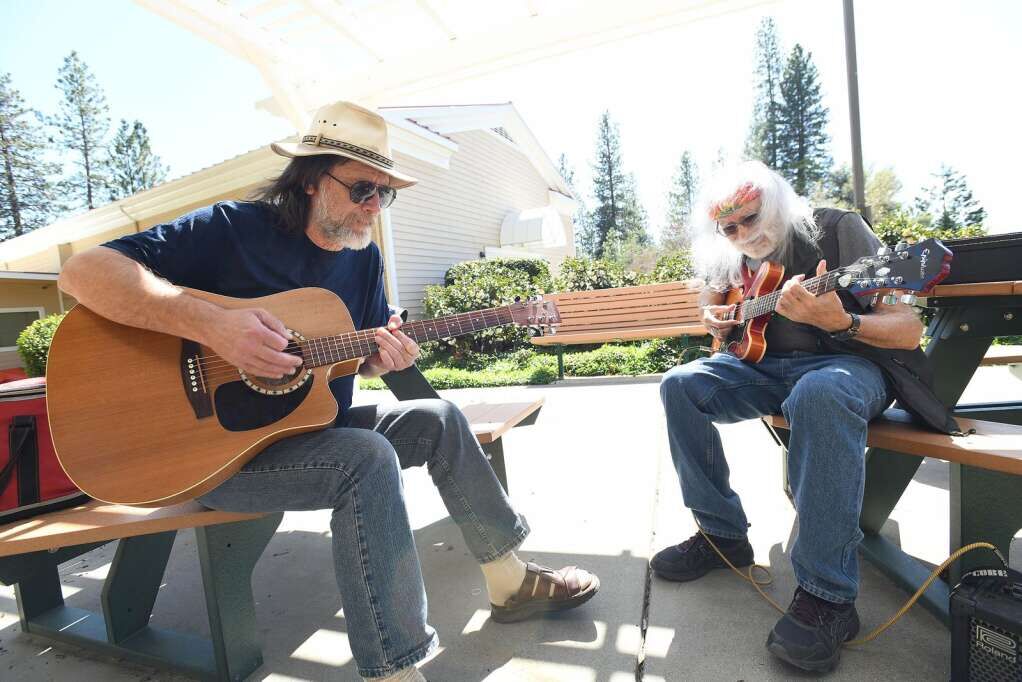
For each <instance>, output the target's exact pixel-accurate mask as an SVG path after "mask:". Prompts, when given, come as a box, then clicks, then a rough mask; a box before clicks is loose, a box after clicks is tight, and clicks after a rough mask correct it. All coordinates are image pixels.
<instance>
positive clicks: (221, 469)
mask: <svg viewBox="0 0 1022 682" xmlns="http://www.w3.org/2000/svg"><path fill="white" fill-rule="evenodd" d="M188 291H189V293H190V294H192V295H193V296H197V297H200V298H202V299H204V300H207V301H210V302H212V303H215V304H217V305H219V306H221V307H223V308H233V309H236V308H263V309H265V310H267V311H269V312H270V313H271V314H273V315H274V316H276V317H277V318H278V319H280V320H282V321H283V322H284V324H285V325H286V326H287V327H288V328H289V329H290V330H291V331H292V337H293V339H292V341H291V342H290V344H289V345H288V347H287V348H286V349H285V352H288V353H292V354H294V355H298V356H300V357H301V358H302V364H301V365H300V366H299V367H298V368H297V370H295V372H294V373H292V374H291V375H288V376H285V377H284V378H283V379H267V378H263V377H256V376H251V375H247V374H246V373H245V372H243V371H241V370H239V369H238V368H236V367H234V366H232V365H230V364H229V363H227V362H226V361H224V360H223V359H221V358H219V357H218V356H216V355H215V354H214V353H213V352H212V351H211V350H210V349H209V348H206V347H204V346H201V345H200V344H198V343H196V342H194V341H189V340H187V339H181V338H178V337H175V336H170V335H167V334H161V333H158V332H152V331H147V330H144V329H138V328H135V327H129V326H125V325H122V324H118V323H116V322H111V321H110V320H108V319H106V318H104V317H102V316H100V315H98V314H96V313H94V312H92V311H91V310H89V309H88V308H86V307H84V306H82V305H78V306H75V307H74V308H72V309H71V311H70V312H69V313H68V314H67V316H66V317H65V318H64V320H63V321H62V322H61V324H60V326H59V327H58V328H57V331H56V333H55V334H54V337H53V342H52V344H51V346H50V353H49V358H48V360H47V368H46V379H47V386H46V393H47V395H46V402H47V411H48V414H49V421H50V429H51V432H52V435H53V443H54V448H55V449H56V451H57V457H58V459H59V460H60V463H61V465H62V466H63V467H64V470H65V471H66V472H67V474H68V476H69V477H70V478H71V480H72V481H74V483H75V484H76V485H77V486H78V487H79V488H81V489H82V490H83V491H85V492H86V493H88V494H89V495H91V496H92V497H94V498H96V499H98V500H102V501H104V502H112V503H118V504H130V505H138V506H163V505H167V504H172V503H175V502H181V501H184V500H187V499H191V498H194V497H198V496H199V495H202V494H204V493H206V492H208V491H210V490H212V489H213V488H215V487H216V486H217V485H219V484H220V483H222V482H223V481H224V480H226V479H227V478H229V477H230V476H231V475H233V474H234V473H236V472H237V471H238V470H239V469H241V467H242V466H244V464H245V463H246V462H248V461H249V460H250V459H251V458H252V457H254V456H255V455H256V454H257V453H259V452H260V451H261V450H262V449H263V448H265V447H266V446H268V445H270V444H271V443H273V442H275V441H278V440H280V439H281V438H285V437H287V436H293V435H296V434H299V433H303V432H306V431H314V430H318V429H323V428H326V427H328V426H330V425H331V424H333V422H334V419H335V418H336V416H337V409H338V408H337V402H336V401H335V400H334V396H333V393H331V391H330V388H329V382H330V380H331V379H333V378H336V377H341V376H345V375H348V374H354V373H355V372H356V371H357V370H358V366H359V362H360V360H361V359H362V358H366V357H368V356H370V355H372V354H373V353H375V352H376V350H377V346H376V342H375V341H374V338H373V337H374V333H375V330H373V329H366V330H361V331H356V330H355V329H354V325H353V324H352V321H351V316H350V315H349V314H348V310H347V308H346V307H345V305H344V303H343V302H342V301H341V299H340V298H338V297H337V296H336V295H335V294H334V293H333V292H331V291H327V290H326V289H316V288H306V289H295V290H292V291H286V292H283V293H279V294H274V295H272V296H266V297H263V298H255V299H239V298H230V297H227V296H218V295H215V294H210V293H207V292H202V291H195V290H188ZM559 323H560V316H559V314H558V311H557V307H556V305H555V304H554V303H553V302H550V301H528V302H521V303H515V304H513V305H509V306H503V307H498V308H490V309H487V310H480V311H476V312H470V313H461V314H458V315H450V316H447V317H442V318H438V319H434V320H423V321H419V322H411V323H407V324H405V325H402V327H401V331H402V332H404V333H405V334H407V335H408V336H409V337H411V338H412V339H414V340H415V341H417V342H422V341H432V340H437V339H443V338H449V337H453V336H459V335H461V334H468V333H471V332H476V331H479V330H482V329H487V328H490V327H496V326H501V325H506V324H518V325H522V326H528V327H530V328H533V329H537V330H540V331H542V330H543V329H545V328H548V327H550V328H555V325H557V324H559Z"/></svg>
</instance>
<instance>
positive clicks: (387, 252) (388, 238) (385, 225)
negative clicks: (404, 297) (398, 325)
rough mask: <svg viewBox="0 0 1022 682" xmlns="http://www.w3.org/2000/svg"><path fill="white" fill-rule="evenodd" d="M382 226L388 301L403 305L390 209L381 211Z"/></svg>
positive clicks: (392, 303)
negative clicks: (398, 283)
mask: <svg viewBox="0 0 1022 682" xmlns="http://www.w3.org/2000/svg"><path fill="white" fill-rule="evenodd" d="M380 223H381V224H380V227H381V230H380V231H381V232H382V233H383V276H384V278H385V281H384V287H385V288H386V292H387V301H388V302H389V303H390V304H391V305H395V306H399V305H401V296H400V294H399V293H398V290H397V262H396V260H395V257H394V229H393V227H392V226H391V222H390V209H389V208H385V209H383V210H382V211H381V212H380Z"/></svg>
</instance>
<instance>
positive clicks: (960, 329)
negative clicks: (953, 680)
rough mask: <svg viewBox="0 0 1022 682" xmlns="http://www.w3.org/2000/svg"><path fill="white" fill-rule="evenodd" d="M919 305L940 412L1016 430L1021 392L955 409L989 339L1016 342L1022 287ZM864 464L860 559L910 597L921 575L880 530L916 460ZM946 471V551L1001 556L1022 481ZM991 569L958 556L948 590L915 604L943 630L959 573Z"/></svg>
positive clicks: (949, 293)
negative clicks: (926, 317)
mask: <svg viewBox="0 0 1022 682" xmlns="http://www.w3.org/2000/svg"><path fill="white" fill-rule="evenodd" d="M926 305H927V306H928V307H931V308H933V309H934V311H935V314H934V317H933V319H932V321H931V322H930V325H929V328H928V330H927V331H928V334H929V336H930V339H931V340H930V343H929V345H928V346H927V348H926V355H927V356H928V357H929V360H930V362H931V363H932V366H933V369H934V373H935V389H936V393H937V396H938V397H939V398H940V399H941V400H942V401H943V402H944V404H946V405H949V406H955V410H954V411H955V415H956V416H959V417H964V418H966V419H973V420H984V421H986V422H999V423H1001V424H1014V425H1022V390H1020V391H1019V396H1018V399H1017V400H1011V401H1005V402H989V403H975V404H959V399H960V398H961V396H962V393H963V392H964V391H965V387H966V386H967V385H968V383H969V381H970V380H971V379H972V376H973V374H974V373H975V371H976V369H977V368H978V367H979V366H980V365H981V364H982V363H983V361H984V357H985V356H987V351H988V349H989V348H990V343H991V341H992V340H993V338H994V337H997V336H1012V335H1018V334H1022V281H1004V282H984V283H979V284H956V285H948V286H937V287H935V288H934V290H933V291H932V293H931V294H930V295H929V296H928V297H927V300H926ZM987 364H989V362H988V363H987ZM1020 389H1022V384H1020ZM1011 442H1012V443H1013V444H1014V445H1013V446H1012V447H1013V451H1018V452H1022V432H1020V434H1019V436H1018V437H1017V439H1016V438H1015V436H1012V437H1011ZM866 457H867V460H866V486H865V494H864V498H863V504H862V516H861V519H860V523H861V527H862V530H863V532H864V533H865V538H864V539H863V542H862V552H863V554H864V556H865V557H866V558H867V559H868V560H869V561H870V562H871V563H873V564H875V565H876V566H877V567H879V568H880V569H881V570H882V571H883V572H884V573H886V574H887V575H888V576H890V577H891V578H892V579H894V580H895V582H897V583H899V584H901V585H902V586H903V587H905V588H907V589H911V590H913V591H914V590H915V589H917V588H918V586H919V585H920V584H921V583H922V582H923V579H925V577H926V576H927V575H928V574H929V569H927V568H926V567H924V566H922V565H921V564H919V563H918V562H916V561H915V560H914V559H912V558H911V557H908V556H907V555H906V554H905V553H904V552H902V551H901V549H900V548H898V547H897V546H895V545H894V544H893V543H891V542H890V541H888V540H887V539H885V538H883V537H882V536H881V535H880V529H881V527H882V526H883V525H884V523H885V522H886V521H887V519H888V517H889V516H890V514H891V511H892V510H893V509H894V507H895V505H896V504H897V503H898V500H899V499H900V498H901V496H902V494H903V493H904V492H905V490H906V488H907V487H908V485H909V482H910V481H911V480H912V477H913V476H914V475H915V473H916V470H917V469H918V468H919V466H920V464H921V463H922V460H923V458H922V457H920V456H914V455H908V454H905V453H904V452H898V451H894V450H888V449H883V448H875V447H874V448H870V449H869V450H868V451H867V453H866ZM949 466H950V467H951V477H950V503H951V504H950V513H951V537H950V538H949V546H950V551H954V550H956V549H958V548H960V547H963V546H965V545H967V544H969V543H972V542H977V541H988V542H991V543H993V544H995V545H997V546H998V548H1000V549H1001V551H1002V552H1003V553H1004V554H1005V556H1007V554H1008V545H1009V544H1010V542H1011V539H1012V538H1013V537H1014V535H1015V533H1016V532H1017V531H1018V530H1019V528H1022V503H1020V500H1022V476H1020V475H1015V474H1011V473H1006V472H1005V471H997V470H993V469H988V468H982V467H980V466H973V465H969V464H965V463H962V462H957V461H954V460H952V461H951V462H950V464H949ZM992 561H996V560H995V559H994V558H993V557H992V556H991V555H990V554H989V553H988V552H985V551H975V552H970V553H969V554H967V555H965V556H964V557H963V558H962V559H961V560H960V561H959V562H958V563H957V564H954V565H952V567H951V573H950V575H949V581H948V583H943V582H941V581H936V582H934V584H933V586H931V587H930V588H929V590H928V591H927V593H926V594H925V595H924V597H923V599H922V602H923V604H924V605H925V606H927V607H928V608H929V609H930V610H931V611H933V612H934V613H935V614H937V615H938V616H939V617H941V618H942V619H944V620H945V622H947V619H948V593H949V585H954V584H955V583H956V582H957V581H958V578H959V577H960V576H961V574H962V572H964V571H966V570H969V569H970V568H973V567H975V566H977V565H990V564H991V562H992Z"/></svg>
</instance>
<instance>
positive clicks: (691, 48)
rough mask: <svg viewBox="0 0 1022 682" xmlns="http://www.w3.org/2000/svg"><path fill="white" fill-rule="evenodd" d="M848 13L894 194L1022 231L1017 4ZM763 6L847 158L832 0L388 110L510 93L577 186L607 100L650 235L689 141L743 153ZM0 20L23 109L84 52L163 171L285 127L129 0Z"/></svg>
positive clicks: (947, 3) (254, 84) (14, 7)
mask: <svg viewBox="0 0 1022 682" xmlns="http://www.w3.org/2000/svg"><path fill="white" fill-rule="evenodd" d="M855 10H856V24H857V25H856V28H857V32H858V48H859V79H860V92H861V100H862V102H861V106H862V130H863V147H864V153H865V157H866V163H867V164H873V165H874V166H876V167H885V166H890V167H893V168H894V170H895V172H896V173H897V174H898V176H899V178H900V179H901V180H902V182H903V184H904V186H905V188H904V191H903V193H902V199H904V200H911V199H912V198H913V197H914V196H915V194H916V193H917V192H918V190H919V188H920V187H921V186H922V185H923V184H926V183H928V182H929V181H930V173H932V172H935V171H936V170H937V169H938V168H939V166H940V164H941V163H946V164H949V165H951V166H953V167H955V168H956V169H958V170H960V171H962V172H964V173H965V174H966V177H967V179H968V181H969V184H970V186H971V188H972V189H973V191H974V193H975V195H976V197H977V198H978V199H979V200H980V201H981V202H982V204H983V205H984V206H985V207H986V208H987V210H988V214H989V217H988V225H989V226H990V228H991V230H992V231H995V232H1006V231H1014V230H1022V224H1020V223H1022V221H1019V220H1018V219H1017V218H1016V211H1015V210H1014V204H1015V201H1014V192H1015V191H1017V190H1016V188H1015V185H1016V180H1015V177H1014V176H1015V175H1016V174H1017V173H1016V170H1015V166H1014V163H1015V160H1016V159H1018V158H1019V157H1020V152H1022V136H1020V135H1019V133H1018V127H1017V126H1018V124H1017V120H1018V112H1019V110H1020V106H1019V105H1020V104H1022V102H1020V95H1019V92H1018V88H1017V86H1016V85H1015V84H1016V83H1017V81H1018V80H1019V78H1018V75H1017V74H1018V70H1019V67H1020V65H1022V46H1020V41H1019V40H1018V37H1017V36H1018V31H1019V30H1020V26H1022V3H1017V2H1014V1H1013V0H999V1H998V0H970V1H966V0H962V1H958V0H937V1H933V2H925V3H924V2H921V1H914V2H890V1H887V0H858V1H857V2H856V3H855ZM764 15H770V16H773V17H774V19H775V21H776V23H777V25H778V28H779V32H780V38H781V44H782V48H783V49H784V50H785V51H787V50H790V48H791V46H792V45H793V44H794V43H795V42H799V43H801V44H802V45H803V46H804V47H805V48H806V49H808V50H810V51H811V52H812V55H813V59H814V61H815V63H816V65H817V67H818V69H819V70H820V74H821V78H822V83H823V92H824V97H825V101H826V103H827V104H828V106H829V107H830V110H831V124H830V130H831V136H832V145H831V149H832V154H833V156H834V158H835V159H836V160H838V161H847V160H848V158H849V154H850V151H849V142H848V132H847V131H848V106H847V100H846V95H845V87H846V81H845V66H844V45H843V42H842V41H843V37H842V23H841V22H842V19H841V2H840V1H839V0H787V1H784V2H778V3H775V4H771V5H766V6H764V7H761V8H757V9H755V10H751V11H747V12H741V13H735V14H730V15H727V16H725V17H719V18H716V19H711V20H705V21H702V22H699V23H696V24H693V25H691V26H683V27H679V28H675V29H670V30H665V31H662V32H659V33H655V34H651V35H647V36H644V37H642V38H639V39H633V40H628V41H621V42H617V43H613V44H611V45H605V46H602V47H600V48H598V49H594V50H591V51H588V52H583V53H574V54H571V55H567V56H563V57H558V58H554V59H550V60H545V61H541V62H535V63H532V64H528V65H524V66H521V67H517V68H515V69H511V70H509V71H505V72H502V73H499V74H494V75H490V76H487V77H484V78H481V79H477V80H474V81H467V82H463V83H460V84H458V85H456V86H449V87H446V88H443V89H441V90H436V91H433V92H429V93H420V94H418V95H416V99H415V100H414V101H396V102H392V103H390V104H394V105H414V104H448V103H473V102H503V101H512V102H514V103H515V105H516V106H517V107H518V109H519V110H520V111H521V113H522V115H523V117H524V118H525V120H526V122H527V123H528V125H529V126H530V128H531V129H532V130H533V132H534V133H535V134H536V136H537V137H538V138H539V140H540V142H541V144H543V146H544V147H545V149H546V151H547V153H548V154H549V155H550V156H551V158H556V157H557V156H558V155H559V154H560V153H561V152H564V153H567V155H568V157H569V159H570V160H571V161H572V162H573V165H574V166H575V168H576V174H577V176H578V179H579V180H580V181H581V183H580V184H581V187H583V188H584V187H587V186H588V185H587V181H588V176H589V168H588V166H589V162H590V160H591V159H592V157H593V147H594V142H595V133H596V124H597V120H598V118H599V115H600V113H601V112H602V111H603V110H604V109H607V110H609V111H610V112H611V116H612V117H613V118H614V119H615V120H616V121H617V122H618V124H619V126H620V131H621V141H622V148H623V155H624V163H625V166H626V168H627V169H628V170H631V171H633V172H634V173H635V175H636V178H637V180H638V185H639V190H640V196H641V198H642V200H643V203H644V204H645V206H646V208H647V210H648V212H649V216H650V220H651V224H652V227H653V228H654V231H656V230H657V229H658V228H659V225H660V223H661V222H662V216H663V213H664V197H665V195H666V193H667V190H668V188H669V183H670V179H671V176H672V174H673V172H674V168H675V167H676V165H677V162H678V159H679V158H680V155H681V153H682V151H684V150H685V149H689V150H691V151H692V152H693V153H694V154H695V156H696V159H697V161H698V162H699V164H700V167H701V170H702V172H703V174H704V175H706V174H707V173H709V172H710V167H711V164H712V162H713V161H714V160H715V159H716V158H717V156H718V153H719V150H721V149H723V151H724V154H725V155H726V156H728V157H729V158H732V159H734V158H737V157H738V156H739V155H740V153H741V149H742V146H743V142H744V138H745V134H746V131H747V128H748V121H749V115H750V111H751V107H752V101H753V91H752V86H753V81H752V67H753V65H752V60H753V50H754V45H755V30H756V26H757V25H758V23H759V20H760V18H761V17H762V16H764ZM0 26H3V27H4V28H3V33H4V39H3V41H0V70H3V71H7V72H10V74H11V76H12V79H13V82H14V86H15V87H16V88H17V89H18V90H20V91H21V93H22V95H23V96H24V97H25V99H26V100H27V101H28V102H29V103H30V104H31V105H32V106H34V107H36V108H38V109H40V110H42V111H44V112H52V111H54V110H55V108H56V105H57V101H58V97H59V93H58V92H57V90H56V89H55V87H54V84H55V82H56V74H57V70H58V69H59V67H60V65H61V63H62V61H63V58H64V57H65V56H66V55H67V54H68V53H69V52H70V51H71V50H77V51H78V53H79V54H80V56H81V57H82V59H83V60H84V61H85V62H86V63H87V64H88V65H89V67H90V68H91V69H92V71H93V73H94V74H95V75H96V77H97V79H98V81H99V83H100V84H101V85H102V87H103V89H104V90H105V92H106V96H107V99H108V101H109V104H110V115H111V119H112V125H116V121H117V119H119V118H126V119H135V118H137V119H140V120H142V121H143V122H144V123H145V124H146V126H147V127H148V128H149V131H150V135H151V137H152V140H153V144H154V149H155V151H156V152H157V153H158V154H160V156H161V157H162V158H163V159H164V161H165V162H167V163H168V164H169V165H170V166H171V171H172V175H173V176H179V175H182V174H185V173H189V172H192V171H195V170H198V169H200V168H203V167H206V166H210V165H213V164H215V163H217V162H219V161H222V160H224V159H227V158H230V157H232V156H235V155H237V154H240V153H243V152H245V151H248V150H250V149H253V148H255V147H258V146H260V145H263V144H266V143H268V142H269V141H271V140H273V139H277V138H280V137H284V136H286V135H289V134H291V133H293V132H294V131H293V130H292V129H291V126H290V124H288V123H287V122H286V121H284V120H282V119H276V118H274V117H272V116H270V115H268V114H266V113H263V112H261V111H258V110H256V109H255V106H254V105H255V102H257V101H258V100H260V99H263V98H264V97H267V96H269V94H270V93H269V89H268V88H267V87H266V86H265V84H264V83H263V82H262V79H261V78H260V76H259V74H258V73H257V72H256V70H255V69H254V68H252V67H251V66H249V65H248V64H246V63H244V62H242V61H241V60H239V59H236V58H234V57H233V56H231V55H229V54H227V53H226V52H224V51H222V50H221V49H220V48H218V47H216V46H214V45H211V44H209V43H207V42H205V41H203V40H202V39H200V38H198V37H196V36H194V35H192V34H191V33H189V32H187V31H186V30H184V29H181V28H179V27H177V26H176V25H175V24H172V23H170V22H169V21H167V20H164V19H163V18H161V17H159V16H157V15H155V14H152V13H151V12H149V11H148V10H145V9H143V8H141V7H139V6H137V5H135V4H134V3H132V2H130V1H129V0H93V1H92V2H88V3H79V2H69V1H66V0H65V1H57V0H32V1H31V2H30V1H28V0H0ZM338 97H339V98H342V97H343V94H339V95H338Z"/></svg>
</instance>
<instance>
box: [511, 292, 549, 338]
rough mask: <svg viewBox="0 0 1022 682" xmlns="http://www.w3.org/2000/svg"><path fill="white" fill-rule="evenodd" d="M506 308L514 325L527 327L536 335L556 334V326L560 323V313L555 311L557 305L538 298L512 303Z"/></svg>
mask: <svg viewBox="0 0 1022 682" xmlns="http://www.w3.org/2000/svg"><path fill="white" fill-rule="evenodd" d="M508 308H509V309H510V310H511V319H512V320H513V321H514V323H515V324H517V325H519V326H522V327H528V328H529V329H530V330H532V331H533V332H534V333H536V334H537V335H542V334H545V333H547V331H549V333H550V334H556V333H557V325H559V324H560V323H561V313H560V311H558V310H557V304H556V303H554V302H553V301H544V300H543V299H542V298H541V297H539V296H537V297H535V298H531V299H529V300H527V301H518V302H517V303H512V304H511V305H509V306H508Z"/></svg>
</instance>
